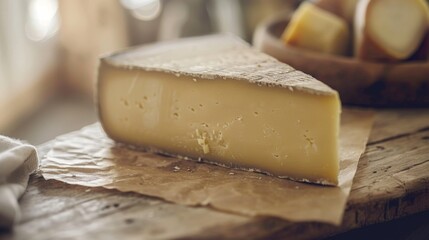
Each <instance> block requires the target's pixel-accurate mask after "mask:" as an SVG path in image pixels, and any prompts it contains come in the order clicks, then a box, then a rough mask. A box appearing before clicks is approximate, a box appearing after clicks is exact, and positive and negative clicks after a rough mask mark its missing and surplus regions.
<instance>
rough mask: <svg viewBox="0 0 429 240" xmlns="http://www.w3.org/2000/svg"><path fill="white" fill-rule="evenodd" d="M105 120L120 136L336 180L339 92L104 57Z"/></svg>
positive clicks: (234, 163)
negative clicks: (144, 66)
mask: <svg viewBox="0 0 429 240" xmlns="http://www.w3.org/2000/svg"><path fill="white" fill-rule="evenodd" d="M98 102H99V103H98V104H99V114H100V119H101V122H102V125H103V127H104V129H105V131H106V132H107V133H108V135H109V136H110V137H112V138H113V139H115V140H117V141H121V142H125V143H130V144H135V145H140V146H145V147H149V148H152V149H155V150H157V151H160V152H165V153H170V154H173V155H179V156H185V157H190V158H193V159H204V160H207V161H212V162H216V163H219V164H221V165H225V166H231V167H241V168H246V169H249V168H250V169H255V170H260V171H263V172H267V173H270V174H273V175H275V176H281V177H288V178H292V179H296V180H302V181H309V182H316V183H323V184H334V185H335V184H337V182H338V181H337V178H338V171H339V170H338V169H339V162H338V134H339V115H340V102H339V98H338V94H337V93H336V92H335V93H334V94H330V95H323V94H320V95H319V94H317V92H315V93H313V94H311V93H308V92H300V91H297V90H294V89H292V88H285V87H269V86H265V85H263V86H260V85H257V84H255V83H250V82H246V81H240V80H232V79H228V78H220V79H202V78H195V77H191V76H183V75H180V74H171V73H165V72H155V71H145V70H141V69H129V68H126V67H118V66H116V67H115V66H111V65H110V64H108V63H106V62H102V65H101V67H100V72H99V82H98Z"/></svg>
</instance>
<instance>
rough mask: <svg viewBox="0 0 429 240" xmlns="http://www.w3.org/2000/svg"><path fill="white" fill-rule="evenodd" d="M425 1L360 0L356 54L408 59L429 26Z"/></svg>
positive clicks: (393, 59) (357, 10) (379, 58)
mask: <svg viewBox="0 0 429 240" xmlns="http://www.w3.org/2000/svg"><path fill="white" fill-rule="evenodd" d="M428 15H429V14H428V6H427V3H426V2H425V0H361V1H359V3H358V5H357V7H356V16H355V28H354V30H355V55H356V56H357V57H358V58H360V59H364V60H383V61H397V60H404V59H407V58H409V57H410V56H411V55H412V54H413V53H414V52H415V51H416V49H417V48H418V47H419V46H420V44H421V41H422V39H423V37H424V35H425V33H426V29H427V27H428Z"/></svg>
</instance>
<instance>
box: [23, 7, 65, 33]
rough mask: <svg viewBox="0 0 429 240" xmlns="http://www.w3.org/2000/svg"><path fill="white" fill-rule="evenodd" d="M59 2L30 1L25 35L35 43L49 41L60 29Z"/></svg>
mask: <svg viewBox="0 0 429 240" xmlns="http://www.w3.org/2000/svg"><path fill="white" fill-rule="evenodd" d="M59 25H60V24H59V17H58V1H57V0H30V1H29V4H28V16H27V21H26V24H25V34H26V36H27V38H28V39H30V40H33V41H43V40H46V39H49V38H50V37H52V36H53V35H55V33H56V32H57V31H58V29H59Z"/></svg>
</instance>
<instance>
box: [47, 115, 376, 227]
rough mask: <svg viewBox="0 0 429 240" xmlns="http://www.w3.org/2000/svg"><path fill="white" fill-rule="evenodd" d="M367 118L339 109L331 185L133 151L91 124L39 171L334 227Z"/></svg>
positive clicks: (60, 144) (64, 141) (57, 148)
mask: <svg viewBox="0 0 429 240" xmlns="http://www.w3.org/2000/svg"><path fill="white" fill-rule="evenodd" d="M372 123H373V113H372V112H368V111H360V110H347V109H345V110H344V109H343V113H342V119H341V130H340V161H341V162H340V176H339V186H338V187H327V186H319V185H314V184H307V183H299V182H295V181H291V180H286V179H279V178H276V177H271V176H267V175H264V174H261V173H255V172H246V171H241V170H234V169H228V168H224V167H220V166H215V165H211V164H207V163H198V162H196V161H191V160H183V159H177V158H172V157H168V156H162V155H157V154H154V153H150V152H143V151H141V150H135V149H132V148H128V147H126V146H124V145H121V144H118V143H115V142H114V141H113V140H111V139H109V138H108V137H107V136H106V135H105V133H104V132H103V130H102V128H101V126H100V125H99V124H98V123H96V124H93V125H90V126H87V127H85V128H83V129H81V130H79V131H76V132H72V133H69V134H66V135H63V136H60V137H58V138H57V139H56V140H55V142H54V144H53V148H52V150H51V151H50V152H48V154H47V155H46V156H45V158H44V159H43V160H42V165H41V170H42V174H43V176H44V178H45V179H55V180H59V181H63V182H66V183H69V184H77V185H82V186H88V187H105V188H109V189H117V190H119V191H123V192H127V191H132V192H137V193H141V194H145V195H149V196H155V197H159V198H162V199H165V200H167V201H170V202H174V203H178V204H185V205H203V206H210V207H212V208H214V209H217V210H221V211H226V212H230V213H236V214H244V215H249V216H275V217H279V218H283V219H287V220H290V221H320V222H326V223H331V224H335V225H338V224H340V223H341V219H342V216H343V213H344V208H345V205H346V202H347V198H348V196H349V193H350V189H351V185H352V182H353V177H354V175H355V173H356V169H357V164H358V161H359V158H360V156H361V154H362V153H363V152H364V150H365V145H366V142H367V140H368V136H369V133H370V130H371V126H372Z"/></svg>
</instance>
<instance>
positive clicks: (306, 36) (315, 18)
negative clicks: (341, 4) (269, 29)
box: [282, 2, 350, 55]
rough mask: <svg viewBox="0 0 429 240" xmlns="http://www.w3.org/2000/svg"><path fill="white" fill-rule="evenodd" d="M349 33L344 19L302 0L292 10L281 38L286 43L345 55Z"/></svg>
mask: <svg viewBox="0 0 429 240" xmlns="http://www.w3.org/2000/svg"><path fill="white" fill-rule="evenodd" d="M349 35H350V33H349V28H348V25H347V23H346V21H345V20H344V19H342V18H340V17H338V16H337V15H335V14H333V13H331V12H328V11H326V10H323V9H321V8H319V7H317V6H315V5H313V4H311V3H307V2H304V3H302V4H301V5H300V6H299V8H298V9H297V10H296V11H295V12H294V14H293V16H292V19H291V20H290V22H289V24H288V26H287V27H286V29H285V31H284V33H283V35H282V39H283V42H284V43H285V44H287V45H291V46H295V47H299V48H303V49H308V50H312V51H316V52H321V53H328V54H336V55H346V54H347V51H348V48H349V39H350V37H349Z"/></svg>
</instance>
